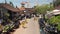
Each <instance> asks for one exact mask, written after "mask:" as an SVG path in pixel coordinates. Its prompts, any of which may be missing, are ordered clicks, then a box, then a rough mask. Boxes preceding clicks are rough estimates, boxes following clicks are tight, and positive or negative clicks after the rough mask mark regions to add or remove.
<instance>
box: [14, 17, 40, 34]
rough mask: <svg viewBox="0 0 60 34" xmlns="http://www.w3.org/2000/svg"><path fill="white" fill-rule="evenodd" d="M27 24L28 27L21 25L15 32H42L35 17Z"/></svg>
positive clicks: (33, 33)
mask: <svg viewBox="0 0 60 34" xmlns="http://www.w3.org/2000/svg"><path fill="white" fill-rule="evenodd" d="M25 26H26V28H22V26H20V27H19V28H18V29H17V30H16V31H15V32H14V33H13V34H40V31H39V23H38V21H34V19H33V18H31V19H28V23H27V24H26V25H25Z"/></svg>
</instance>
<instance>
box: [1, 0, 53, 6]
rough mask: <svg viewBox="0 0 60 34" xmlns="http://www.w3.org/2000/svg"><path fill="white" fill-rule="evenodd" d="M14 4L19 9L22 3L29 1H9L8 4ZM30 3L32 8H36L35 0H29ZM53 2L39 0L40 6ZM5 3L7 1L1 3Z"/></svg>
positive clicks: (50, 0)
mask: <svg viewBox="0 0 60 34" xmlns="http://www.w3.org/2000/svg"><path fill="white" fill-rule="evenodd" d="M10 1H11V2H13V4H14V6H16V5H17V6H18V7H20V6H21V4H20V3H21V2H22V1H25V2H26V1H27V0H7V3H9V2H10ZM29 1H30V2H29V3H30V6H31V7H33V6H34V2H35V0H29ZM52 1H53V0H38V3H39V4H40V5H42V4H49V3H50V2H52ZM4 2H5V0H0V3H4Z"/></svg>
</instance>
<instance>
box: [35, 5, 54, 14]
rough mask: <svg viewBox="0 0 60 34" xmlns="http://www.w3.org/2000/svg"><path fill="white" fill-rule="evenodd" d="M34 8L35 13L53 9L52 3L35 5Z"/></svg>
mask: <svg viewBox="0 0 60 34" xmlns="http://www.w3.org/2000/svg"><path fill="white" fill-rule="evenodd" d="M34 8H35V12H36V13H41V14H45V13H46V11H51V10H53V9H54V7H53V6H52V5H41V6H35V7H34Z"/></svg>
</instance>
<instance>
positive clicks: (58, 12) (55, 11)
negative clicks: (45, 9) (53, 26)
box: [49, 9, 60, 15]
mask: <svg viewBox="0 0 60 34" xmlns="http://www.w3.org/2000/svg"><path fill="white" fill-rule="evenodd" d="M49 14H53V15H57V14H60V10H58V9H55V10H53V11H51V12H49Z"/></svg>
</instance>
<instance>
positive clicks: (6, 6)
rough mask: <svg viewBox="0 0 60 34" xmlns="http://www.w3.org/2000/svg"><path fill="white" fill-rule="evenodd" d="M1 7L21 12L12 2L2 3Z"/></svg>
mask: <svg viewBox="0 0 60 34" xmlns="http://www.w3.org/2000/svg"><path fill="white" fill-rule="evenodd" d="M0 7H4V8H6V9H8V10H11V11H13V12H20V10H19V9H18V8H14V7H12V6H11V5H10V4H5V3H0Z"/></svg>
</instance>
